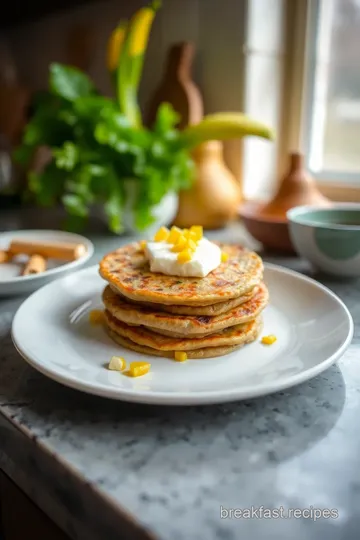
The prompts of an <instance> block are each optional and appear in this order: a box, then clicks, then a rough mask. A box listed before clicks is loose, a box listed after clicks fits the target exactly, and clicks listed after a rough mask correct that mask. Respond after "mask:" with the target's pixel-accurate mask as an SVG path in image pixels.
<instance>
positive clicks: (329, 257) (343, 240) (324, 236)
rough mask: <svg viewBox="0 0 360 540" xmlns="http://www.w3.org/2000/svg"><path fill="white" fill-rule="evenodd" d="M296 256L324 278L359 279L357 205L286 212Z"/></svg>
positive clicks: (359, 207) (359, 213) (359, 206)
mask: <svg viewBox="0 0 360 540" xmlns="http://www.w3.org/2000/svg"><path fill="white" fill-rule="evenodd" d="M287 218H288V223H289V233H290V237H291V241H292V243H293V245H294V247H295V249H296V251H297V253H298V254H299V255H300V256H301V257H304V258H305V259H308V260H309V261H310V262H311V263H312V265H313V266H314V267H315V268H316V269H318V270H321V271H323V272H326V273H327V274H333V275H337V276H348V277H356V276H360V204H350V203H349V204H340V203H339V204H336V203H335V204H334V205H333V206H332V207H331V208H317V207H314V206H297V207H295V208H292V209H291V210H289V211H288V212H287Z"/></svg>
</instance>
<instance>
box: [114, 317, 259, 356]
mask: <svg viewBox="0 0 360 540" xmlns="http://www.w3.org/2000/svg"><path fill="white" fill-rule="evenodd" d="M105 324H106V325H107V326H108V328H110V330H112V332H115V334H117V335H120V336H123V337H126V338H128V339H130V340H131V341H133V342H134V343H138V344H139V345H144V346H145V347H150V348H151V349H156V350H158V351H192V350H195V349H204V348H207V347H222V346H224V345H225V346H232V345H241V344H242V343H244V342H245V341H246V339H247V336H248V335H249V334H252V333H253V332H254V328H258V325H259V321H258V320H257V319H253V320H252V321H249V322H247V323H244V324H237V325H235V326H230V327H229V328H225V329H224V330H220V332H215V333H214V334H210V335H207V336H204V337H196V338H186V337H182V338H177V337H169V336H164V335H161V334H158V333H157V332H153V331H152V330H149V329H148V328H146V327H145V326H129V325H128V324H126V323H124V322H121V321H118V320H117V319H115V318H114V317H112V315H111V314H110V313H109V312H108V311H105Z"/></svg>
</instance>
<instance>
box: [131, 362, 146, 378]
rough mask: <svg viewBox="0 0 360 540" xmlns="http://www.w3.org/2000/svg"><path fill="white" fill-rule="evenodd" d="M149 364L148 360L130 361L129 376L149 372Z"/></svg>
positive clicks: (137, 375)
mask: <svg viewBox="0 0 360 540" xmlns="http://www.w3.org/2000/svg"><path fill="white" fill-rule="evenodd" d="M150 368H151V364H149V362H131V364H130V366H129V375H130V376H131V377H141V375H146V373H149V371H150Z"/></svg>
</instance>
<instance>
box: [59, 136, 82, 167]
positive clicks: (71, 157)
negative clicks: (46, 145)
mask: <svg viewBox="0 0 360 540" xmlns="http://www.w3.org/2000/svg"><path fill="white" fill-rule="evenodd" d="M53 155H54V157H55V162H56V166H57V167H58V168H59V169H64V170H65V171H72V170H73V169H74V167H75V165H76V164H77V162H78V159H79V150H78V147H77V146H75V144H74V143H72V142H69V141H67V142H65V143H64V145H63V146H62V148H56V149H53Z"/></svg>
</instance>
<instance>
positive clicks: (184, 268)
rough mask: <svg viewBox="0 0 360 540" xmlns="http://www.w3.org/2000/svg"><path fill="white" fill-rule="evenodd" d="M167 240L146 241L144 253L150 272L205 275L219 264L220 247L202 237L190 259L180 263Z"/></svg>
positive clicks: (188, 275) (191, 275)
mask: <svg viewBox="0 0 360 540" xmlns="http://www.w3.org/2000/svg"><path fill="white" fill-rule="evenodd" d="M172 247H173V245H172V244H169V243H168V242H147V244H146V248H145V255H146V257H147V259H148V261H149V263H150V270H151V272H159V273H161V274H167V275H168V276H186V277H205V276H207V275H208V274H209V273H210V272H211V271H212V270H215V268H217V267H218V266H219V265H220V264H221V249H220V248H219V247H218V246H217V245H215V244H213V243H212V242H210V241H209V240H207V239H206V238H202V239H201V240H200V241H199V242H198V244H197V247H196V251H195V252H194V253H193V254H192V259H191V261H188V262H185V263H181V262H179V261H178V260H177V257H178V253H174V252H172V251H171V248H172Z"/></svg>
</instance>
